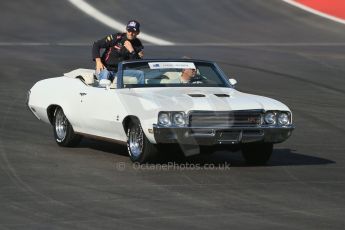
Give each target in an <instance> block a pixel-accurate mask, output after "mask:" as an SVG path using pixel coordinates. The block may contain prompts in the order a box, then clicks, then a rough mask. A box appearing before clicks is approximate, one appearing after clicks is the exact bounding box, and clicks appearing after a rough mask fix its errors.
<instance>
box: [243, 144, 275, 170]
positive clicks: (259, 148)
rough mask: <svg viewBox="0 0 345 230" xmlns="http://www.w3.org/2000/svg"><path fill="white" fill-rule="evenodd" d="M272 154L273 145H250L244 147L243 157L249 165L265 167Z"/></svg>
mask: <svg viewBox="0 0 345 230" xmlns="http://www.w3.org/2000/svg"><path fill="white" fill-rule="evenodd" d="M272 152H273V144H272V143H248V144H243V146H242V155H243V157H244V159H245V160H246V162H247V164H249V165H265V164H266V163H267V161H268V160H269V159H270V157H271V155H272Z"/></svg>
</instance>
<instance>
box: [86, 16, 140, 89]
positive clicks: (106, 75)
mask: <svg viewBox="0 0 345 230" xmlns="http://www.w3.org/2000/svg"><path fill="white" fill-rule="evenodd" d="M139 33H140V23H139V22H138V21H136V20H131V21H129V22H128V23H127V26H126V32H125V33H115V34H111V35H108V36H106V37H105V38H103V39H101V40H98V41H96V42H94V44H93V47H92V58H93V60H94V61H95V62H96V72H97V73H99V80H100V81H102V80H104V79H106V80H108V79H109V80H111V81H112V80H113V79H114V77H115V74H116V72H117V65H118V63H119V62H121V61H124V60H133V59H141V58H143V56H144V53H143V49H144V46H143V45H142V43H141V41H140V40H139V39H138V38H137V36H138V34H139ZM101 49H105V51H104V52H103V54H102V55H101V54H100V53H101ZM135 74H136V75H138V73H135ZM139 75H140V73H139ZM138 78H139V79H138V81H139V82H140V83H143V82H142V81H143V76H138Z"/></svg>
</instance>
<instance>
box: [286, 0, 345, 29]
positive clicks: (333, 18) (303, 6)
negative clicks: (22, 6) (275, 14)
mask: <svg viewBox="0 0 345 230" xmlns="http://www.w3.org/2000/svg"><path fill="white" fill-rule="evenodd" d="M283 1H284V2H286V3H289V4H291V5H294V6H296V7H298V8H300V9H302V10H305V11H308V12H310V13H313V14H316V15H318V16H320V17H324V18H327V19H330V20H332V21H335V22H339V23H342V24H345V20H344V19H341V18H338V17H334V16H332V15H329V14H325V13H322V12H320V11H318V10H315V9H313V8H310V7H308V6H305V5H303V4H301V3H298V2H296V1H294V0H283Z"/></svg>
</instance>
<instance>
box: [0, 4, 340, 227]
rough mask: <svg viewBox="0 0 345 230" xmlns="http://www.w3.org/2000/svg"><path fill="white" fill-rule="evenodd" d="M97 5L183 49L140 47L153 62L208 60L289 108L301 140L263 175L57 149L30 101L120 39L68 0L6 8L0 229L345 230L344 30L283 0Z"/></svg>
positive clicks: (220, 162)
mask: <svg viewBox="0 0 345 230" xmlns="http://www.w3.org/2000/svg"><path fill="white" fill-rule="evenodd" d="M89 3H91V4H93V5H94V6H95V7H97V8H98V9H100V10H101V11H102V12H104V13H106V14H108V15H109V16H111V17H113V18H116V19H117V20H119V21H121V22H123V23H126V22H127V21H128V20H129V19H131V18H136V19H138V20H139V21H140V22H141V23H142V31H144V32H145V33H147V34H150V35H153V36H157V37H160V38H162V39H165V40H168V41H171V42H174V43H176V44H177V45H176V46H156V45H152V44H149V43H147V42H146V43H145V54H146V57H148V58H152V57H182V56H190V57H193V58H200V59H209V60H213V61H216V62H217V63H219V64H220V65H221V67H222V68H223V69H224V71H225V72H226V73H227V74H228V75H229V76H233V77H234V78H236V79H237V80H238V82H239V83H238V87H237V88H238V89H239V90H240V91H244V92H249V93H253V94H259V95H264V96H269V97H273V98H275V99H277V100H280V101H282V102H284V103H286V104H287V105H288V106H289V107H290V108H291V110H292V111H293V115H294V123H295V125H296V130H295V131H294V133H293V135H292V137H291V138H290V139H289V140H288V141H286V142H284V143H282V144H278V145H275V149H274V153H273V156H272V158H271V160H270V161H269V163H268V165H267V166H264V167H250V166H246V165H245V163H244V160H243V159H242V157H241V155H240V153H238V152H235V153H230V152H224V151H223V152H216V153H215V154H214V155H211V156H198V157H193V158H188V159H186V161H187V162H188V163H190V164H193V163H200V164H209V163H213V164H215V165H216V166H224V165H227V166H228V165H230V168H226V170H224V169H213V170H212V169H202V170H193V169H190V168H187V169H183V168H182V169H181V168H180V169H178V168H177V169H170V170H159V169H149V168H146V169H145V168H144V169H138V168H136V167H134V165H133V164H132V163H131V162H130V160H129V158H128V156H127V155H126V149H125V148H124V147H123V146H119V145H116V144H113V143H107V142H102V141H95V140H91V139H86V140H84V141H83V142H82V143H81V145H80V146H79V147H76V148H61V147H58V146H57V145H56V144H55V141H54V139H53V133H52V128H51V127H50V126H49V125H47V124H44V123H42V122H40V121H38V120H37V119H36V118H35V117H34V116H33V114H31V112H30V111H29V110H28V109H27V108H26V105H25V99H26V92H27V90H29V89H30V88H31V87H32V85H33V84H34V83H35V82H37V81H38V80H40V79H44V78H48V77H55V76H60V75H62V73H65V72H68V71H70V70H72V69H74V68H79V67H83V68H93V67H94V63H93V62H92V60H91V44H92V43H93V41H94V40H96V39H99V38H101V37H103V36H105V35H106V34H108V33H111V32H113V31H111V29H109V28H107V27H105V26H104V25H102V24H101V23H99V22H97V21H95V20H94V19H92V18H90V17H88V16H87V15H85V14H83V13H82V12H80V11H79V10H78V9H77V8H75V7H74V6H72V5H71V4H70V3H69V2H68V1H67V0H66V1H53V0H48V1H36V0H23V1H10V0H6V1H2V2H1V3H0V6H1V7H0V29H1V33H0V53H1V57H0V66H1V74H0V76H1V77H0V106H1V110H0V206H1V208H0V229H178V228H179V229H187V228H188V229H211V228H214V229H230V228H231V229H267V228H270V229H277V228H279V229H344V227H345V221H344V217H345V216H344V213H345V196H344V191H345V157H344V154H345V145H344V140H345V134H344V133H345V120H344V117H345V110H344V105H345V87H344V86H345V78H344V76H345V65H344V63H345V30H344V28H345V27H344V25H342V24H339V23H335V22H332V21H330V20H327V19H324V18H321V17H318V16H316V15H312V14H309V13H307V12H304V11H302V10H300V9H297V8H295V7H293V6H291V5H289V4H286V3H284V2H282V1H278V0H265V1H258V0H246V1H243V0H231V1H230V0H218V1H210V0H208V1H207V0H184V1H182V0H176V1H168V0H162V1H153V0H147V1H140V0H133V1H126V0H116V1H113V0H101V1H91V0H90V1H89ZM62 93H63V89H62ZM170 158H171V159H172V160H175V157H170ZM176 162H177V163H176V164H177V165H180V166H181V165H183V164H182V163H181V160H180V159H178V160H176ZM182 162H184V161H182ZM163 163H164V162H163Z"/></svg>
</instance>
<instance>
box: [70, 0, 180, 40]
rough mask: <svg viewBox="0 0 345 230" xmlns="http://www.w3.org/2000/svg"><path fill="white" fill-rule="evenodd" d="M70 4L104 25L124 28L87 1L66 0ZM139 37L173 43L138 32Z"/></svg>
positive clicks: (116, 28) (121, 29)
mask: <svg viewBox="0 0 345 230" xmlns="http://www.w3.org/2000/svg"><path fill="white" fill-rule="evenodd" d="M68 1H69V2H70V3H71V4H73V5H74V6H75V7H77V8H78V9H79V10H81V11H83V12H84V13H86V14H87V15H89V16H90V17H92V18H94V19H96V20H97V21H99V22H101V23H103V24H104V25H106V26H109V27H110V28H112V29H115V30H117V31H123V30H124V29H125V27H126V26H125V25H124V24H123V23H121V22H118V21H116V20H115V19H113V18H111V17H109V16H108V15H105V14H104V13H102V12H101V11H99V10H97V9H96V8H95V7H93V6H92V5H90V4H89V3H87V2H85V1H83V0H68ZM140 39H141V40H143V41H147V42H149V43H152V44H155V45H165V46H168V45H174V43H172V42H170V41H166V40H163V39H160V38H157V37H154V36H151V35H148V34H145V33H142V32H140Z"/></svg>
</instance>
